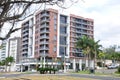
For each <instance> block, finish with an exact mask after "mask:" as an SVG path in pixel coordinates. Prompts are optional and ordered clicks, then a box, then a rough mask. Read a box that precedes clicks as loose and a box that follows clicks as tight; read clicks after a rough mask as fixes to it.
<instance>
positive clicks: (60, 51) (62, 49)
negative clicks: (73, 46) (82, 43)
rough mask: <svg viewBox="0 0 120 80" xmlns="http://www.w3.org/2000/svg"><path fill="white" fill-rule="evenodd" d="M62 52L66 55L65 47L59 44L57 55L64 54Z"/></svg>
mask: <svg viewBox="0 0 120 80" xmlns="http://www.w3.org/2000/svg"><path fill="white" fill-rule="evenodd" d="M64 54H65V55H66V47H63V46H60V50H59V55H60V56H64Z"/></svg>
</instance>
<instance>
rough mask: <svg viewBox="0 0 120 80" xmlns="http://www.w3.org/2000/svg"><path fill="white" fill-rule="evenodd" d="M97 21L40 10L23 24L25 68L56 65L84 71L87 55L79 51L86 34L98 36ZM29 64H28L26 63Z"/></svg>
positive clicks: (51, 10) (54, 11) (22, 54)
mask: <svg viewBox="0 0 120 80" xmlns="http://www.w3.org/2000/svg"><path fill="white" fill-rule="evenodd" d="M93 24H94V23H93V19H89V18H84V17H81V16H77V15H73V14H70V15H65V14H61V13H59V11H58V10H55V9H46V10H41V11H38V12H37V13H36V14H35V15H34V16H33V17H32V18H30V19H28V20H27V21H25V22H23V24H22V31H21V32H22V33H21V37H22V50H21V51H22V52H21V56H22V59H21V60H23V59H24V61H23V62H21V63H22V65H23V66H25V65H27V64H28V63H29V64H28V65H29V66H28V65H27V66H26V67H24V69H28V68H29V70H30V69H31V68H34V67H35V65H36V64H37V65H39V66H41V65H44V67H45V66H52V67H53V66H54V67H58V68H60V66H61V64H62V63H63V64H64V66H65V67H64V68H66V69H69V68H71V69H74V70H75V69H76V68H77V67H79V69H82V63H83V62H84V61H83V58H84V55H83V54H82V52H81V50H80V49H77V48H75V42H76V41H77V39H78V38H79V37H81V36H82V35H87V36H89V37H91V38H93V36H94V31H93V28H94V25H93ZM25 61H26V62H25Z"/></svg>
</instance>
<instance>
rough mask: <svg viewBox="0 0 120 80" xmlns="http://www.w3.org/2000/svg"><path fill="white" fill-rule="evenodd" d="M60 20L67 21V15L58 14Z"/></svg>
mask: <svg viewBox="0 0 120 80" xmlns="http://www.w3.org/2000/svg"><path fill="white" fill-rule="evenodd" d="M60 22H61V23H67V16H63V15H60Z"/></svg>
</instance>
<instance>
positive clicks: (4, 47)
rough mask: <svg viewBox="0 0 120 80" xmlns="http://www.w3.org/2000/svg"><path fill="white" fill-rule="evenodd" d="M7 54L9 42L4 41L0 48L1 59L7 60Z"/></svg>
mask: <svg viewBox="0 0 120 80" xmlns="http://www.w3.org/2000/svg"><path fill="white" fill-rule="evenodd" d="M6 56H7V43H6V42H2V44H1V48H0V61H2V60H5V58H6Z"/></svg>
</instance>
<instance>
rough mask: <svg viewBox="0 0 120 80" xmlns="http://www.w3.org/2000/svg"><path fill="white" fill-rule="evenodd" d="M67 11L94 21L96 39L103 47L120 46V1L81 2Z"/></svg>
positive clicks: (83, 0)
mask: <svg viewBox="0 0 120 80" xmlns="http://www.w3.org/2000/svg"><path fill="white" fill-rule="evenodd" d="M65 11H66V12H69V13H73V14H76V15H80V16H83V17H86V18H92V19H94V38H95V40H96V41H97V40H100V44H102V45H103V47H109V46H112V45H120V0H79V1H78V2H77V3H74V5H72V6H71V7H69V8H67V9H65V10H63V12H65Z"/></svg>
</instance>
